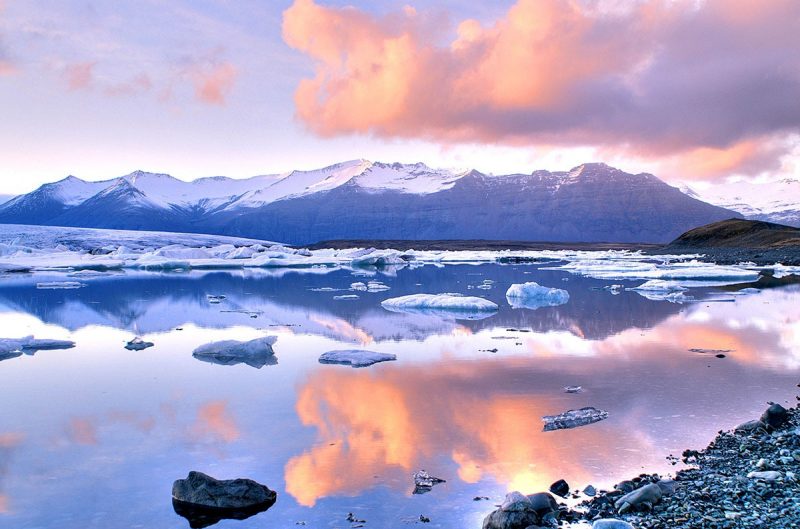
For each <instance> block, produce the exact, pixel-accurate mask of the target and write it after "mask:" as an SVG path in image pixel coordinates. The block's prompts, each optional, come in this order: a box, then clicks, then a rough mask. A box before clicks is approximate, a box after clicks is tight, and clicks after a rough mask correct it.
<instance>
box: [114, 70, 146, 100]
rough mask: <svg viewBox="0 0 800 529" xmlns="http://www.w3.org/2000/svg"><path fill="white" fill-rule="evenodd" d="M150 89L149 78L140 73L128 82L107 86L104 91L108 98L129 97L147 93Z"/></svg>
mask: <svg viewBox="0 0 800 529" xmlns="http://www.w3.org/2000/svg"><path fill="white" fill-rule="evenodd" d="M151 88H153V82H152V81H151V80H150V76H149V75H147V74H146V73H141V74H139V75H137V76H136V77H133V78H132V79H129V80H128V81H125V82H122V83H118V84H115V85H111V86H108V87H106V89H105V90H104V91H105V93H106V95H110V96H130V95H136V94H141V93H143V92H148V91H149V90H150V89H151Z"/></svg>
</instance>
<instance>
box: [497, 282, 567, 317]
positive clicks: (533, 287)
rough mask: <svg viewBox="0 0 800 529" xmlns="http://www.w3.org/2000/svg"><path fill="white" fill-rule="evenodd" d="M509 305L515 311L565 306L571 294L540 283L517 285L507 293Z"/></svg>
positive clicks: (511, 287) (512, 286)
mask: <svg viewBox="0 0 800 529" xmlns="http://www.w3.org/2000/svg"><path fill="white" fill-rule="evenodd" d="M506 300H507V301H508V304H509V305H511V306H512V307H514V308H515V309H534V310H535V309H539V308H542V307H554V306H557V305H563V304H564V303H566V302H567V301H569V292H567V291H566V290H562V289H560V288H549V287H543V286H541V285H540V284H539V283H535V282H533V281H530V282H528V283H515V284H513V285H511V286H510V287H509V288H508V290H507V291H506Z"/></svg>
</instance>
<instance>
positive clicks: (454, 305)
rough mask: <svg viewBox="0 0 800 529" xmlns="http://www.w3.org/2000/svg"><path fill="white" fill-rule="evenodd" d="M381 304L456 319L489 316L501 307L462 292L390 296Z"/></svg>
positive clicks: (399, 310) (397, 309)
mask: <svg viewBox="0 0 800 529" xmlns="http://www.w3.org/2000/svg"><path fill="white" fill-rule="evenodd" d="M381 306H382V307H383V308H384V309H386V310H389V311H392V312H403V313H408V314H424V315H433V316H440V317H445V318H455V319H468V320H469V319H483V318H488V317H489V316H491V315H492V314H494V313H495V312H497V310H498V309H499V307H498V306H497V304H496V303H493V302H491V301H489V300H488V299H484V298H479V297H475V296H464V295H461V294H452V293H445V294H411V295H408V296H400V297H399V298H389V299H386V300H384V301H382V302H381Z"/></svg>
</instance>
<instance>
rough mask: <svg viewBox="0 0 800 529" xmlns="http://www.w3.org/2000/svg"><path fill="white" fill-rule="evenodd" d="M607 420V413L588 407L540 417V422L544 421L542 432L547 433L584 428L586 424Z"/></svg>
mask: <svg viewBox="0 0 800 529" xmlns="http://www.w3.org/2000/svg"><path fill="white" fill-rule="evenodd" d="M607 418H608V412H607V411H604V410H598V409H597V408H593V407H591V406H588V407H586V408H581V409H579V410H569V411H565V412H564V413H560V414H558V415H545V416H544V417H542V420H543V421H544V431H545V432H549V431H552V430H563V429H566V428H577V427H579V426H586V425H587V424H592V423H595V422H597V421H602V420H603V419H607Z"/></svg>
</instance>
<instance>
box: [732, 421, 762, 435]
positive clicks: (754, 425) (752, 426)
mask: <svg viewBox="0 0 800 529" xmlns="http://www.w3.org/2000/svg"><path fill="white" fill-rule="evenodd" d="M734 431H735V432H736V433H753V432H766V431H767V425H766V424H764V423H763V422H761V421H747V422H745V423H742V424H740V425H739V426H737V427H736V429H735V430H734Z"/></svg>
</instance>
